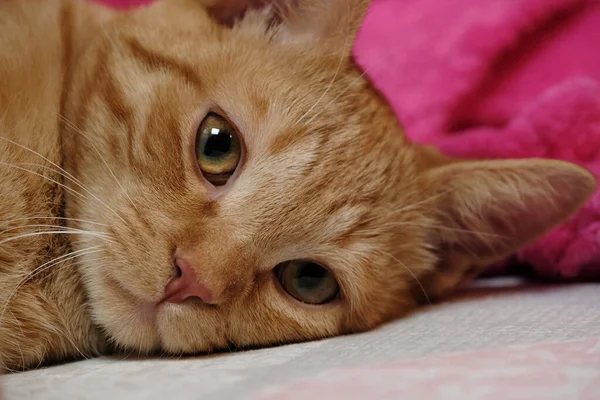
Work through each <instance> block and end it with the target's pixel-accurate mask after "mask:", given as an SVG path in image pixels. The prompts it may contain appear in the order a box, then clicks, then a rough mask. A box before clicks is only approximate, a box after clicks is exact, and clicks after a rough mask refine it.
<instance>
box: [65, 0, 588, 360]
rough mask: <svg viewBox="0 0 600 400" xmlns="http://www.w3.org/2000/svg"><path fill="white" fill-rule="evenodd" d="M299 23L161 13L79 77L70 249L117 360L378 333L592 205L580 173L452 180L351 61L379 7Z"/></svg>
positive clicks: (87, 58) (349, 1)
mask: <svg viewBox="0 0 600 400" xmlns="http://www.w3.org/2000/svg"><path fill="white" fill-rule="evenodd" d="M300 4H301V5H302V6H300V7H296V6H292V7H288V8H283V9H281V8H280V9H279V11H278V12H277V13H275V14H274V13H273V12H271V11H268V10H260V11H258V12H251V13H247V14H246V15H245V17H244V18H243V19H242V20H241V21H238V22H237V23H236V24H234V25H233V26H231V25H230V24H229V23H220V22H219V21H217V19H216V18H215V17H214V15H213V16H211V15H209V13H208V12H207V11H206V10H205V8H204V7H203V6H202V5H201V4H200V2H199V1H194V0H166V1H162V2H159V3H156V4H154V5H153V6H151V7H148V8H145V9H142V10H138V11H135V12H128V13H123V14H119V15H116V16H114V17H112V18H111V19H110V22H108V23H106V25H105V26H104V28H103V29H102V31H101V33H100V34H98V35H97V37H96V38H95V39H94V40H93V41H92V42H91V43H90V45H89V48H88V49H87V50H86V51H85V53H84V54H83V55H82V57H80V59H79V60H78V62H77V64H76V65H74V67H73V68H74V69H73V74H72V78H71V84H70V88H69V91H68V96H67V101H66V117H67V120H66V121H65V124H64V128H65V136H64V146H65V148H66V161H65V163H66V166H67V169H68V171H69V172H70V173H71V174H73V176H74V178H76V179H77V180H78V181H79V182H80V183H81V185H82V186H85V189H83V188H81V187H79V186H77V184H75V183H74V182H67V183H68V184H69V185H70V186H71V187H73V188H74V189H76V190H77V191H79V192H80V193H81V195H74V194H72V193H67V207H66V212H67V216H68V217H70V218H75V219H79V220H81V221H80V222H77V223H74V227H77V228H80V229H82V230H86V231H90V232H88V233H86V234H82V235H81V236H80V237H78V238H77V239H76V240H74V243H73V244H74V248H75V251H77V252H79V253H78V256H79V259H80V272H81V274H82V276H83V279H84V283H85V288H86V290H87V293H88V295H89V306H90V309H91V313H92V315H93V318H94V320H95V321H96V322H97V323H98V324H99V325H100V326H102V327H103V329H104V330H105V331H106V332H107V334H108V335H109V336H110V337H111V338H112V339H113V340H114V341H115V343H117V344H118V345H120V346H123V347H126V348H131V349H135V350H138V351H143V352H146V351H147V352H150V351H155V350H156V351H167V352H170V353H191V352H203V351H211V350H214V349H216V348H227V347H228V346H230V345H232V344H233V345H234V346H254V345H268V344H274V343H281V342H290V341H299V340H309V339H316V338H322V337H327V336H332V335H336V334H342V333H348V332H356V331H362V330H365V329H369V328H372V327H374V326H376V325H378V324H380V323H382V322H385V321H387V320H390V319H392V318H394V317H397V316H399V315H401V314H402V313H404V312H406V311H407V310H409V309H410V308H412V307H414V306H415V305H416V304H417V303H418V302H419V301H421V300H423V299H424V298H434V297H438V296H440V295H442V294H444V293H446V292H447V291H448V290H452V289H453V288H455V287H456V286H457V285H458V284H459V283H461V282H462V281H464V280H465V279H468V278H470V277H472V276H473V275H474V274H476V273H477V272H478V271H479V269H480V268H481V267H483V266H484V265H485V264H487V263H489V262H491V261H494V260H496V259H498V258H500V257H503V256H506V255H508V254H510V253H511V252H513V251H514V250H515V249H516V248H517V247H519V246H520V245H522V244H523V243H526V242H528V241H530V240H532V239H534V238H536V237H538V236H539V235H540V234H542V233H544V232H545V231H546V230H547V229H549V228H550V227H551V226H553V225H554V224H556V223H558V222H560V221H561V220H563V219H564V218H565V217H567V216H568V215H570V214H571V213H572V212H573V211H574V210H575V209H576V208H577V207H578V206H579V205H581V204H582V202H583V201H585V199H586V198H587V197H588V196H589V195H590V193H591V192H592V191H593V189H594V187H595V181H594V179H593V177H592V176H591V175H590V174H589V173H587V172H585V171H583V170H581V169H579V168H577V167H575V166H572V165H570V164H566V163H560V162H553V161H541V160H536V161H503V162H502V161H498V162H451V161H448V160H445V159H444V158H443V157H442V156H440V155H438V154H437V153H435V152H434V151H431V150H429V149H424V148H421V147H417V146H414V145H412V144H410V143H409V142H408V141H407V140H406V138H405V137H404V135H403V132H402V129H401V127H400V126H399V125H398V123H397V121H396V118H395V116H394V114H393V112H392V111H391V109H390V107H389V106H388V105H387V104H386V102H385V101H384V100H383V99H382V98H381V97H380V95H379V94H378V93H377V91H376V90H375V89H374V88H373V87H372V86H371V84H370V83H369V81H368V80H367V79H366V78H365V77H364V76H363V74H362V72H361V71H360V70H359V69H358V68H357V67H356V65H355V64H354V62H353V61H352V57H351V48H352V42H353V39H354V37H355V35H356V32H357V30H358V28H359V26H360V24H361V22H362V19H363V17H364V15H365V13H366V10H367V6H368V1H367V0H305V1H301V2H300ZM225 20H226V22H230V19H227V18H226V19H225ZM84 220H85V221H84ZM86 221H87V222H86ZM91 232H95V233H91ZM186 285H187V288H186V287H185V286H186ZM166 288H167V289H166ZM165 290H166V294H165ZM423 292H426V293H427V295H424V294H423ZM186 295H193V296H195V297H193V296H192V297H190V298H187V299H185V297H186ZM200 298H202V299H204V301H202V300H200Z"/></svg>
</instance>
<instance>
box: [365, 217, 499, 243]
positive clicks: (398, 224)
mask: <svg viewBox="0 0 600 400" xmlns="http://www.w3.org/2000/svg"><path fill="white" fill-rule="evenodd" d="M403 226H416V227H420V228H426V229H434V230H440V231H446V232H456V233H466V234H469V235H474V236H487V237H490V238H499V239H510V237H508V236H505V235H500V234H497V233H490V232H480V231H473V230H469V229H461V228H451V227H447V226H442V225H436V224H420V223H417V222H405V221H398V222H388V223H385V224H382V225H377V226H374V227H373V228H372V230H376V229H385V228H395V227H403Z"/></svg>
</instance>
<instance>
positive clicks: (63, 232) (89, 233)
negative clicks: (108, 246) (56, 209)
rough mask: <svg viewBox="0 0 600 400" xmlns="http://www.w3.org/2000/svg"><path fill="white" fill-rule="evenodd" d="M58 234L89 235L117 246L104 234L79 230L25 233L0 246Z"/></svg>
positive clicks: (4, 241) (5, 240) (5, 241)
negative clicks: (28, 238) (20, 240)
mask: <svg viewBox="0 0 600 400" xmlns="http://www.w3.org/2000/svg"><path fill="white" fill-rule="evenodd" d="M57 234H63V235H88V236H93V237H97V238H100V239H104V240H106V241H108V242H111V243H114V244H117V243H116V242H115V241H113V240H111V239H110V238H109V237H107V236H106V235H105V234H104V233H102V232H91V231H79V230H76V231H67V230H58V231H45V232H32V233H25V234H23V235H18V236H13V237H10V238H8V239H4V240H1V241H0V245H3V244H6V243H8V242H12V241H14V240H19V239H23V238H27V237H33V236H42V235H57Z"/></svg>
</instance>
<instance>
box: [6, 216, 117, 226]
mask: <svg viewBox="0 0 600 400" xmlns="http://www.w3.org/2000/svg"><path fill="white" fill-rule="evenodd" d="M35 220H59V221H72V222H83V223H87V224H92V225H98V226H109V225H107V224H101V223H100V222H94V221H90V220H87V219H80V218H66V217H48V216H39V217H27V218H16V219H12V220H8V221H0V223H2V224H4V225H11V224H13V223H15V222H22V221H35Z"/></svg>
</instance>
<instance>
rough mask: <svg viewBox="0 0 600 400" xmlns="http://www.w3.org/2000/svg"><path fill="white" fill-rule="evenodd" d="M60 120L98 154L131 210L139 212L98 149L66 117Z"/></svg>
mask: <svg viewBox="0 0 600 400" xmlns="http://www.w3.org/2000/svg"><path fill="white" fill-rule="evenodd" d="M60 118H61V119H62V121H63V122H64V123H65V124H67V125H69V126H70V127H71V129H73V130H75V131H76V132H77V133H79V134H80V135H81V136H83V137H84V138H86V139H87V140H88V142H89V143H90V145H91V146H92V148H93V149H94V151H95V152H96V154H98V157H100V160H102V163H103V164H104V165H105V166H106V169H108V172H110V174H111V175H112V177H113V179H114V180H115V182H116V183H117V185H118V186H119V188H120V189H121V191H122V192H123V194H124V195H125V197H127V199H128V200H129V202H130V203H131V205H132V206H133V208H134V209H135V210H136V211H138V212H139V210H138V208H137V206H136V205H135V203H134V202H133V199H132V198H131V197H130V196H129V193H127V190H125V188H124V187H123V185H121V182H120V181H119V180H118V179H117V176H116V175H115V173H114V172H113V170H112V169H111V168H110V166H109V165H108V163H107V162H106V159H105V158H104V157H103V156H102V153H101V152H100V150H98V148H97V147H96V145H95V144H94V142H93V141H92V140H91V139H90V138H89V137H88V136H87V135H86V134H85V133H84V132H83V131H82V130H81V129H79V128H78V127H77V126H75V124H74V123H72V122H71V121H69V120H68V119H67V118H66V117H64V116H62V115H61V116H60Z"/></svg>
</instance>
